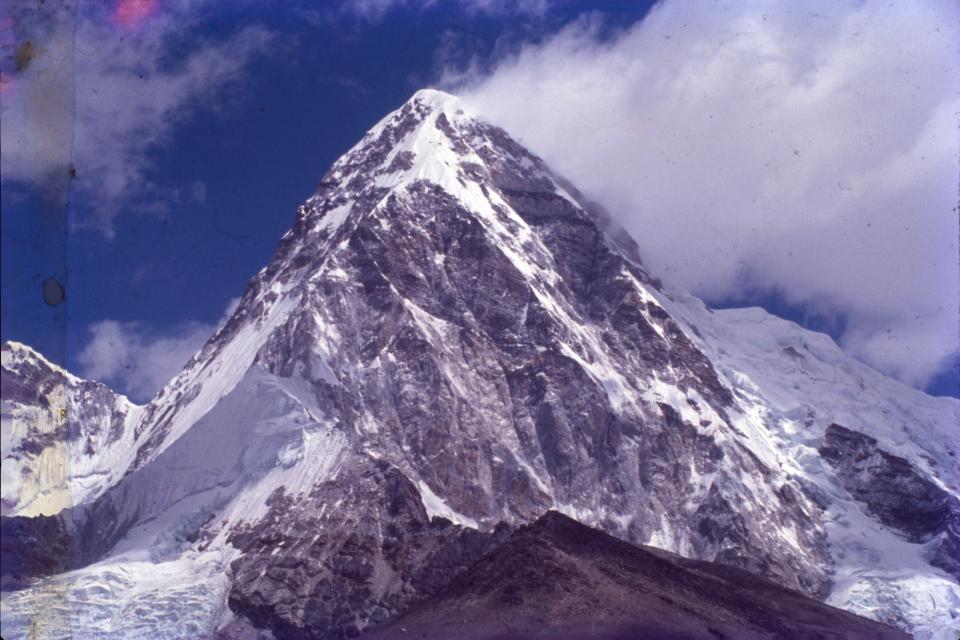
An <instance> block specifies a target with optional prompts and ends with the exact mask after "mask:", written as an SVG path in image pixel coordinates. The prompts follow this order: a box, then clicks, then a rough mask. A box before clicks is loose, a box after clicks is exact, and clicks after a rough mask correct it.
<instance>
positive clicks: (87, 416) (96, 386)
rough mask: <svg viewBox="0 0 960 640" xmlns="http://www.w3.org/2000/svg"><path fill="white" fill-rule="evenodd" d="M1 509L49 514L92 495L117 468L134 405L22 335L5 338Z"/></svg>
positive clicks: (125, 448)
mask: <svg viewBox="0 0 960 640" xmlns="http://www.w3.org/2000/svg"><path fill="white" fill-rule="evenodd" d="M0 355H2V367H0V386H2V423H3V438H2V441H0V443H2V447H0V449H2V450H0V456H2V459H3V463H2V480H3V482H2V491H0V506H2V513H3V515H26V516H33V515H41V514H42V515H53V514H56V513H58V512H59V511H61V510H62V509H64V508H67V507H70V506H73V505H76V504H79V503H81V502H83V501H86V500H87V499H88V498H89V499H92V498H94V497H96V496H97V495H99V494H100V493H102V492H103V491H104V490H105V489H106V487H107V485H108V484H109V478H108V476H109V474H110V472H111V471H115V470H116V471H122V467H123V465H122V464H121V461H122V459H123V458H124V456H125V455H126V452H128V451H129V450H130V448H131V445H132V442H131V434H132V431H133V430H132V423H133V422H134V421H135V420H136V415H137V411H138V409H139V407H137V406H136V405H134V404H133V403H131V402H130V401H129V400H127V398H125V397H124V396H122V395H120V394H117V393H115V392H114V391H113V390H111V389H110V388H108V387H107V386H105V385H103V384H100V383H98V382H92V381H88V380H83V379H82V378H78V377H77V376H74V375H72V374H70V373H69V372H67V371H66V370H65V369H63V368H62V367H60V366H58V365H56V364H54V363H52V362H50V361H49V360H48V359H47V358H45V357H44V356H43V355H41V354H40V353H39V352H37V351H35V350H34V349H32V348H30V347H29V346H27V345H25V344H22V343H19V342H5V343H4V344H3V347H2V350H0Z"/></svg>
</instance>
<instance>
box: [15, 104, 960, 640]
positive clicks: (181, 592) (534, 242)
mask: <svg viewBox="0 0 960 640" xmlns="http://www.w3.org/2000/svg"><path fill="white" fill-rule="evenodd" d="M604 220H605V218H604V217H603V216H602V215H600V214H597V213H596V212H593V211H592V210H591V208H590V207H589V206H588V205H587V204H586V202H585V200H584V198H583V197H582V196H581V195H580V194H578V193H577V192H576V190H575V189H573V187H571V186H570V185H567V184H566V183H565V182H563V181H562V180H561V179H559V178H558V177H556V176H555V175H554V174H553V173H552V172H551V171H550V170H549V168H548V167H546V166H545V165H544V163H543V162H542V161H541V160H540V159H539V158H537V157H536V156H534V155H532V154H531V153H529V152H528V151H527V150H525V149H524V148H523V147H522V146H520V145H519V144H518V143H517V142H515V141H514V140H512V139H511V138H510V137H509V136H508V135H507V134H506V133H505V132H503V131H502V130H500V129H498V128H496V127H494V126H492V125H490V124H487V123H485V122H483V121H481V120H478V119H476V118H474V117H472V116H470V115H469V113H468V112H467V110H466V109H465V107H464V106H463V105H462V104H461V103H460V102H459V101H458V100H457V99H456V98H454V97H452V96H449V95H447V94H443V93H441V92H436V91H422V92H418V93H417V94H416V95H415V96H414V97H413V98H411V100H410V101H408V102H407V103H406V104H405V105H404V106H403V107H401V108H400V109H399V110H398V111H396V112H394V113H392V114H390V115H389V116H387V117H386V118H385V119H384V120H382V121H381V122H380V123H378V124H377V125H376V126H375V127H374V128H373V129H372V130H371V131H370V132H369V133H368V134H367V135H366V136H365V137H364V139H363V140H361V141H360V143H359V144H358V145H357V146H356V147H354V148H353V149H352V150H350V151H349V152H348V153H347V154H345V155H344V156H343V157H342V158H341V159H340V160H338V161H337V162H336V163H335V164H334V165H333V167H332V168H331V169H330V171H329V172H328V173H327V175H325V176H324V178H323V180H322V181H321V183H320V185H319V186H318V189H317V192H316V193H315V194H314V195H313V196H312V197H310V198H309V199H308V200H307V201H306V203H305V204H304V205H303V206H302V207H301V208H300V209H299V211H298V212H297V216H296V221H295V223H294V226H293V228H292V229H291V230H290V231H289V232H288V233H287V234H286V235H285V236H284V237H283V239H282V240H281V243H280V246H279V248H278V250H277V253H276V255H275V256H274V258H273V259H272V260H271V262H270V264H269V265H267V266H266V267H265V268H264V269H263V270H262V271H261V272H260V273H258V274H257V275H256V277H255V278H253V280H252V281H251V282H250V285H249V287H248V289H247V291H246V293H245V294H244V296H243V298H242V300H241V302H240V304H239V306H238V307H237V310H236V311H235V313H234V314H233V316H232V317H231V318H230V320H229V321H228V322H227V323H226V324H225V325H224V326H223V327H222V328H221V329H219V330H218V331H217V332H216V334H215V335H214V336H213V337H212V338H211V339H210V341H209V342H208V343H207V344H206V345H205V346H204V348H203V349H202V350H201V351H200V352H199V353H198V354H197V355H196V356H195V357H194V358H193V359H192V360H191V361H190V362H189V363H188V364H187V366H186V367H185V369H184V371H183V372H182V373H181V374H180V375H178V376H177V377H176V378H174V380H172V381H171V382H170V383H169V384H168V385H167V386H166V387H165V388H164V389H163V390H162V391H161V392H160V393H159V394H158V396H157V397H156V398H154V399H153V401H151V402H150V403H149V404H148V405H147V406H145V407H132V406H131V407H130V408H128V409H127V410H126V414H125V415H126V416H128V417H127V418H125V419H124V420H125V421H124V422H123V429H122V430H121V437H120V438H119V439H118V440H116V441H111V442H110V443H99V441H98V443H96V444H95V446H93V448H92V452H93V453H91V454H90V455H89V456H88V458H90V459H96V460H104V461H109V465H108V466H109V472H108V473H105V474H100V475H98V476H97V477H98V478H101V480H100V481H98V483H97V484H96V485H95V490H90V491H87V492H81V493H79V494H75V496H74V500H73V502H72V504H71V505H69V508H67V509H64V510H63V511H60V512H59V513H58V514H56V515H57V517H58V519H57V520H56V521H55V522H54V523H53V525H56V526H53V525H51V523H50V522H49V521H41V520H38V519H36V518H33V515H34V513H32V512H20V511H17V510H16V509H13V510H11V511H10V512H9V513H8V514H7V515H8V516H9V518H8V519H6V520H5V522H4V545H5V549H6V548H10V549H13V550H15V551H17V552H18V553H20V552H25V551H26V549H25V546H31V544H32V546H34V547H35V546H36V545H35V544H33V543H30V542H29V541H35V540H38V539H44V538H43V536H48V537H49V539H51V540H54V538H55V537H56V536H59V537H56V540H59V542H58V543H57V544H59V545H60V546H58V547H57V548H62V549H63V551H62V553H61V554H60V555H61V556H62V557H58V558H57V559H56V561H55V562H46V563H43V562H39V561H36V562H31V563H26V565H25V567H24V568H23V569H22V571H23V572H25V573H30V572H32V574H33V575H35V576H38V577H39V576H45V577H43V578H42V579H40V580H38V581H37V582H36V583H34V584H32V585H31V586H30V587H29V588H25V589H20V590H18V591H16V592H13V593H10V594H9V595H5V599H4V607H5V609H4V618H3V621H4V625H5V626H4V629H5V630H6V629H12V630H14V631H15V630H17V629H23V628H28V627H29V626H30V624H31V623H32V619H31V617H30V615H31V614H30V611H31V610H35V609H36V607H37V606H38V602H43V603H44V607H46V609H45V610H46V611H53V612H60V613H61V614H62V615H64V616H67V618H68V619H69V620H70V623H71V625H72V626H71V628H72V632H73V633H74V634H75V636H76V634H79V636H78V637H85V634H86V636H98V637H111V634H116V635H117V636H118V637H150V638H153V637H182V636H184V635H191V634H193V635H196V634H197V633H199V632H200V631H203V632H206V631H209V630H210V629H212V628H213V627H216V626H219V625H221V624H225V623H228V621H229V620H230V619H231V618H233V619H234V620H236V619H245V620H247V621H249V622H252V623H254V624H255V625H257V626H259V627H261V628H264V629H270V630H272V631H273V632H275V633H276V634H277V635H278V636H279V637H285V638H299V637H303V638H342V637H349V636H352V635H354V634H357V633H359V632H360V631H362V630H364V629H367V628H370V627H372V626H376V625H378V624H382V623H383V622H384V621H386V620H388V619H389V618H391V617H392V616H394V615H396V614H397V613H398V612H400V611H402V610H404V609H406V608H407V607H409V606H412V605H413V604H415V603H416V602H418V601H420V600H422V599H423V598H426V597H430V596H432V595H434V594H435V593H436V590H437V589H438V588H439V586H440V585H442V584H445V583H446V581H448V580H449V579H451V578H452V577H453V576H454V575H456V574H457V573H458V572H459V571H461V570H462V569H463V568H464V567H466V566H467V565H469V564H470V563H471V562H472V561H474V560H476V559H477V558H479V557H480V556H481V555H483V554H484V553H486V552H488V551H490V550H491V549H492V548H494V547H495V546H496V545H497V544H498V543H499V542H501V541H502V540H503V538H504V536H505V535H506V532H507V530H508V529H509V528H511V527H516V526H519V525H521V524H523V523H526V522H530V521H531V520H533V519H534V518H536V517H537V515H538V514H540V513H543V512H544V511H545V510H547V509H549V508H555V509H559V510H562V511H564V512H566V513H568V514H571V515H573V516H575V517H576V518H578V519H580V520H582V521H584V522H586V523H588V524H590V525H593V526H598V527H600V528H601V529H603V530H604V531H606V532H608V533H611V534H613V535H615V536H618V537H620V538H622V539H625V540H628V541H632V542H636V543H644V544H652V545H654V546H657V547H661V548H664V549H667V550H670V551H674V552H677V553H680V554H682V555H685V556H689V557H693V558H699V559H704V560H709V561H716V562H720V563H724V564H726V565H730V566H735V567H740V568H743V569H747V570H750V571H753V572H756V573H759V574H761V575H764V576H768V577H770V578H772V579H775V580H777V581H779V582H780V583H781V584H783V585H785V586H787V587H789V588H792V589H797V590H800V591H802V592H804V593H807V594H809V595H811V596H816V597H820V598H828V599H829V601H830V602H831V603H834V604H838V605H841V606H845V607H852V608H855V609H856V610H857V611H860V612H862V613H865V614H868V615H871V616H874V617H877V618H880V619H884V620H887V621H890V622H893V623H896V624H900V625H902V626H905V627H910V628H915V627H917V628H919V627H922V628H924V629H925V628H928V627H931V628H932V626H934V625H939V626H942V625H945V624H952V621H951V618H950V616H951V613H950V612H951V607H956V606H958V605H957V604H956V603H957V602H960V587H957V584H956V579H955V578H954V577H952V576H951V575H950V574H948V573H947V572H945V571H944V570H942V569H940V568H937V567H935V566H933V565H931V558H932V557H933V556H934V555H936V554H938V553H939V554H940V555H943V553H946V554H947V555H949V554H951V553H953V552H954V551H953V550H952V548H951V547H948V546H947V547H944V546H943V545H941V542H942V540H944V539H946V538H947V536H948V532H949V528H950V526H951V524H950V522H951V521H950V519H949V518H946V519H944V520H935V519H934V520H930V523H929V527H928V528H926V529H924V531H925V533H924V534H923V535H922V536H919V537H917V536H911V535H910V534H909V533H904V532H903V531H901V530H894V529H891V528H890V527H884V526H883V521H882V520H881V519H878V518H881V516H882V514H881V512H879V511H877V510H876V509H875V508H873V507H871V506H870V500H872V497H871V495H870V494H869V492H862V491H859V490H858V489H857V488H856V486H855V485H854V484H851V483H850V481H849V479H848V476H849V475H850V474H849V473H847V471H845V468H846V467H844V466H843V465H842V464H835V463H834V461H833V460H832V459H831V457H830V455H829V454H828V453H821V448H823V447H827V448H823V452H828V451H830V450H831V449H829V446H830V445H829V443H828V442H827V439H828V438H829V437H830V436H829V433H828V425H830V424H832V423H834V422H836V423H839V424H844V425H847V426H848V427H849V428H850V429H855V430H860V431H864V432H869V433H870V434H871V436H870V437H875V439H876V440H877V441H878V442H879V443H880V446H882V447H883V449H884V451H886V452H887V453H889V454H890V455H893V456H897V457H898V458H900V459H902V460H903V461H905V464H907V465H908V466H909V468H910V470H911V473H913V474H914V475H915V476H916V477H917V478H921V479H923V482H926V483H928V484H929V485H930V486H933V487H935V488H936V489H937V490H938V491H940V492H942V497H943V499H944V500H945V501H946V503H947V504H948V510H949V504H953V502H955V501H956V497H957V487H958V486H960V483H958V480H957V479H958V475H960V474H958V469H957V463H956V458H955V452H954V450H953V448H954V447H955V444H954V443H955V435H956V434H955V433H952V429H953V422H952V417H953V415H954V412H955V411H956V410H957V403H956V402H954V401H952V400H948V399H935V398H930V397H929V396H926V395H924V394H922V393H919V392H916V391H914V390H910V389H907V388H905V387H902V386H901V385H899V384H898V383H896V382H894V381H891V380H889V379H887V378H884V377H883V376H881V375H880V374H878V373H877V372H875V371H873V370H871V369H869V368H867V367H865V366H863V365H860V364H859V363H856V362H854V361H852V360H850V359H849V358H847V357H846V356H845V355H844V354H842V352H840V351H839V349H837V347H836V345H835V344H833V342H832V341H830V340H829V339H828V338H826V337H825V336H822V335H819V334H813V333H810V332H806V331H804V330H802V329H800V328H799V327H796V326H795V325H792V324H790V323H787V322H784V321H781V320H778V319H776V318H773V317H772V316H769V315H767V314H765V313H763V312H761V311H759V310H733V311H726V312H713V311H712V310H710V309H708V308H706V307H705V306H704V305H703V304H702V303H701V302H700V301H698V300H696V299H695V298H692V297H691V296H690V295H689V294H686V293H685V292H683V291H681V290H679V289H676V288H673V287H670V286H669V285H668V284H664V283H662V282H661V281H660V280H658V279H657V278H655V277H653V276H651V275H650V274H649V273H648V272H647V271H646V269H645V268H644V267H643V266H642V265H641V263H640V262H639V259H638V258H637V256H636V251H635V247H634V246H633V245H632V243H631V242H629V240H628V239H627V238H625V237H624V236H623V234H622V233H620V232H618V231H617V230H616V229H615V228H613V227H612V226H611V225H610V224H609V223H607V222H605V221H604ZM651 232H652V233H653V232H655V230H651ZM33 375H34V374H33V373H31V372H30V371H27V370H21V371H18V372H16V376H15V377H16V378H17V380H28V381H29V380H34V379H35V378H34V377H31V376H33ZM24 384H25V385H26V387H28V388H29V389H33V388H34V387H36V385H35V384H33V383H29V382H26V383H24ZM78 384H93V383H82V381H80V382H78ZM30 393H32V391H30V392H24V393H21V394H19V395H18V397H19V396H20V395H22V396H24V397H27V396H30ZM5 394H6V392H5ZM18 403H19V404H18ZM21 405H22V402H20V401H18V400H13V401H11V404H9V405H8V403H7V397H6V395H4V407H5V409H4V411H5V412H6V411H7V409H6V407H7V406H11V407H14V410H17V411H19V409H16V407H19V406H21ZM82 410H83V409H82V408H78V409H74V411H82ZM94 413H95V415H101V413H102V412H101V413H97V412H94ZM17 415H20V414H17ZM5 416H6V413H5ZM15 419H20V418H17V417H15ZM5 420H6V417H5ZM27 422H29V420H27ZM24 424H26V423H24ZM19 428H21V429H24V428H28V427H19ZM5 429H6V427H5ZM5 433H6V431H5ZM5 437H6V436H5ZM5 442H6V441H5ZM113 442H117V443H121V444H116V445H115V444H113ZM4 446H5V447H6V444H5V445H4ZM6 455H7V453H6V449H5V450H4V456H6ZM18 455H19V454H18ZM31 455H32V454H29V453H25V454H23V456H21V457H23V459H24V460H30V461H35V458H31V457H30V456H31ZM84 455H86V454H84ZM69 456H70V457H69V459H70V460H71V461H73V460H74V459H76V460H84V459H85V458H82V457H80V453H79V452H78V451H76V450H75V449H70V450H69ZM5 464H6V463H5ZM30 464H33V462H30ZM71 464H72V463H71ZM85 464H87V463H85ZM97 464H101V463H99V462H98V463H97ZM104 464H106V463H104ZM93 466H94V467H96V465H93ZM96 468H97V469H100V467H96ZM5 473H6V471H5ZM5 479H6V477H5ZM11 481H12V485H11V486H12V489H11V495H14V496H17V495H20V493H19V492H27V491H28V489H27V488H26V486H27V485H25V484H22V483H21V481H20V480H19V479H18V478H12V480H11ZM911 486H913V485H911ZM916 486H920V485H916ZM923 486H927V485H923ZM4 490H5V491H6V485H5V489H4ZM937 495H940V494H937ZM951 501H953V502H951ZM914 506H915V505H914V504H912V503H910V502H909V501H900V502H898V503H897V505H896V507H895V508H896V509H897V510H899V514H898V515H897V518H898V521H913V520H915V519H918V518H921V517H924V518H925V517H926V516H925V515H924V514H925V513H926V511H924V514H921V513H920V511H917V513H916V514H914V513H913V512H912V511H911V509H913V508H914ZM925 508H926V507H921V509H925ZM45 515H50V516H52V515H54V514H48V513H45ZM437 517H442V518H443V519H444V521H443V522H442V521H439V520H436V518H437ZM16 518H19V519H16ZM444 522H446V524H444ZM500 523H504V524H503V525H501V524H500ZM925 526H926V525H925ZM61 534H63V535H65V536H67V541H68V542H69V544H66V543H64V541H63V539H62V535H61ZM937 545H940V546H937ZM50 548H51V549H53V548H54V545H53V544H52V543H51V545H50ZM937 549H941V550H942V549H946V551H937ZM51 553H52V552H51ZM889 558H896V561H892V560H889ZM938 566H940V567H942V566H947V565H946V564H945V563H944V562H939V565H938ZM30 567H34V568H33V569H30ZM64 569H69V571H66V572H64V571H63V570H64ZM50 573H56V575H47V574H50ZM21 577H23V576H21ZM918 592H919V593H922V594H923V597H915V595H914V594H916V593H918ZM91 594H97V595H95V596H92V595H91ZM951 603H953V604H951ZM187 608H188V609H189V613H184V611H185V609H187ZM131 610H136V611H137V612H138V614H137V615H138V616H139V617H140V618H141V619H142V620H143V622H142V624H141V625H140V626H138V629H140V631H138V632H137V633H140V634H142V635H140V636H137V635H136V634H134V635H133V636H131V635H130V633H125V634H120V631H119V629H122V628H123V625H122V620H123V619H124V612H125V611H131ZM171 610H176V611H178V612H180V613H179V614H178V615H176V616H171V615H170V611H171ZM4 635H5V637H6V635H7V632H6V631H5V634H4ZM14 637H16V636H14Z"/></svg>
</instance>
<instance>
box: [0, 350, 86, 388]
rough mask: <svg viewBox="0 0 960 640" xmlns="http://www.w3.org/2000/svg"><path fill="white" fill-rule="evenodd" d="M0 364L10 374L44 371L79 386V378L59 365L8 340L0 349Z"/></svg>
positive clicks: (35, 351)
mask: <svg viewBox="0 0 960 640" xmlns="http://www.w3.org/2000/svg"><path fill="white" fill-rule="evenodd" d="M0 363H2V365H3V368H4V369H6V370H7V371H10V372H16V373H19V374H21V375H22V374H24V373H26V372H28V371H31V370H34V371H44V372H48V373H53V374H57V375H60V376H63V378H64V379H65V380H66V381H67V382H69V383H71V384H80V383H82V382H83V380H82V379H81V378H78V377H77V376H75V375H73V374H72V373H70V372H69V371H67V370H66V369H64V368H63V367H61V366H60V365H58V364H56V363H53V362H51V361H50V360H48V359H47V358H45V357H44V356H43V354H41V353H40V352H39V351H37V350H35V349H34V348H33V347H30V346H28V345H26V344H23V343H22V342H16V341H14V340H8V341H6V342H4V343H3V346H2V347H0Z"/></svg>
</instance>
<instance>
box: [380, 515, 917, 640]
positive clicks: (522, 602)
mask: <svg viewBox="0 0 960 640" xmlns="http://www.w3.org/2000/svg"><path fill="white" fill-rule="evenodd" d="M363 637H364V638H369V639H370V640H399V639H401V638H422V639H425V640H439V639H448V638H460V639H463V640H481V639H490V640H493V639H494V638H496V639H502V640H507V639H511V640H513V639H515V640H520V639H521V638H522V639H526V638H552V639H562V640H574V639H578V640H579V639H585V638H595V639H601V640H614V639H616V640H627V639H628V638H629V639H631V640H639V639H644V638H649V639H651V640H652V639H662V638H668V639H670V640H700V639H702V640H718V639H723V638H730V639H732V638H736V639H738V640H752V639H754V638H757V639H759V638H770V639H773V638H796V639H797V640H802V639H809V640H814V639H816V640H821V639H825V638H837V639H839V638H844V639H847V640H853V639H863V640H867V639H868V638H869V639H870V640H884V639H889V640H894V639H904V640H906V638H908V636H907V634H905V633H903V632H901V631H898V630H896V629H893V628H890V627H887V626H884V625H880V624H877V623H876V622H873V621H870V620H866V619H864V618H860V617H858V616H855V615H852V614H850V613H848V612H846V611H841V610H839V609H834V608H832V607H828V606H826V605H824V604H822V603H820V602H817V601H815V600H812V599H810V598H809V597H807V596H804V595H803V594H801V593H799V592H797V591H792V590H790V589H786V588H784V587H783V586H781V585H778V584H776V583H773V582H770V581H767V580H764V579H762V578H759V577H757V576H754V575H751V574H749V573H747V572H745V571H742V570H738V569H734V568H732V567H729V566H726V565H722V564H716V563H709V562H700V561H695V560H688V559H685V558H681V557H679V556H675V555H672V554H669V553H666V552H663V551H661V550H658V549H652V548H644V547H635V546H632V545H629V544H627V543H625V542H622V541H620V540H617V539H615V538H612V537H610V536H608V535H606V534H604V533H602V532H600V531H597V530H596V529H591V528H589V527H586V526H584V525H582V524H580V523H578V522H575V521H574V520H571V519H570V518H567V517H566V516H563V515H561V514H559V513H556V512H551V513H548V514H547V515H545V516H543V517H542V518H540V519H539V520H537V521H536V522H535V523H534V524H532V525H528V526H526V527H523V528H522V529H520V530H519V531H518V532H517V533H515V534H514V535H513V536H511V537H510V539H509V540H507V541H506V542H504V543H503V544H502V545H500V546H499V547H498V548H497V549H496V550H495V551H493V552H492V553H490V554H489V555H487V556H484V557H483V558H481V559H480V560H479V561H478V562H477V563H475V564H474V565H473V566H471V567H470V568H469V569H468V570H467V571H465V572H463V573H462V574H460V575H459V576H457V577H456V578H455V579H454V580H453V581H452V583H451V584H450V585H449V586H447V587H446V588H445V589H444V590H443V592H442V593H441V594H440V595H438V596H437V597H434V598H431V599H430V600H428V601H427V602H424V603H423V604H421V605H419V606H416V607H414V608H413V609H412V610H410V611H408V612H407V613H406V614H404V615H402V616H400V617H399V618H398V619H397V620H394V621H391V622H390V623H389V624H387V625H385V626H384V627H382V628H380V629H377V630H374V631H372V632H370V633H368V634H366V635H364V636H363Z"/></svg>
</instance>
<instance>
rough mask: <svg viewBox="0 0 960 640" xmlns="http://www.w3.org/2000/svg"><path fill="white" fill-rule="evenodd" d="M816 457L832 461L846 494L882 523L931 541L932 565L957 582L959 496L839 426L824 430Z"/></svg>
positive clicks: (959, 575) (959, 574) (959, 562)
mask: <svg viewBox="0 0 960 640" xmlns="http://www.w3.org/2000/svg"><path fill="white" fill-rule="evenodd" d="M820 455H821V456H823V458H824V459H825V460H826V461H827V462H829V463H830V464H831V465H833V466H834V467H835V468H836V469H837V472H838V474H839V476H840V478H841V479H842V480H843V485H844V487H845V488H846V489H847V491H849V492H850V494H851V495H852V496H853V497H854V498H856V499H857V500H859V501H860V502H862V503H864V504H865V505H866V507H867V509H868V510H869V511H870V513H872V514H873V515H875V516H876V517H877V518H878V519H879V520H880V522H882V523H883V524H885V525H887V526H890V527H895V528H896V529H898V530H900V531H902V532H903V533H904V534H906V535H907V536H908V537H909V538H910V539H911V540H913V541H914V542H928V541H930V540H933V541H934V544H932V545H931V552H932V554H933V558H934V560H935V563H936V564H937V566H940V567H943V568H944V569H946V570H948V571H950V572H951V573H953V575H954V576H955V577H956V578H957V579H958V580H960V500H958V499H957V498H956V496H952V495H950V494H949V493H947V492H946V491H944V490H943V489H941V488H940V487H938V486H937V485H936V484H934V483H933V482H931V481H930V480H928V479H926V478H924V477H923V476H922V475H921V474H920V473H919V472H918V471H917V469H915V468H914V467H913V465H911V464H910V463H909V462H908V461H907V460H905V459H903V458H901V457H899V456H895V455H891V454H889V453H887V452H886V451H884V450H883V449H881V448H879V447H878V445H877V440H876V439H875V438H871V437H870V436H868V435H865V434H862V433H858V432H856V431H851V430H850V429H847V428H846V427H843V426H841V425H839V424H831V425H830V426H829V427H828V428H827V432H826V435H825V437H824V441H823V446H821V447H820Z"/></svg>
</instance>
